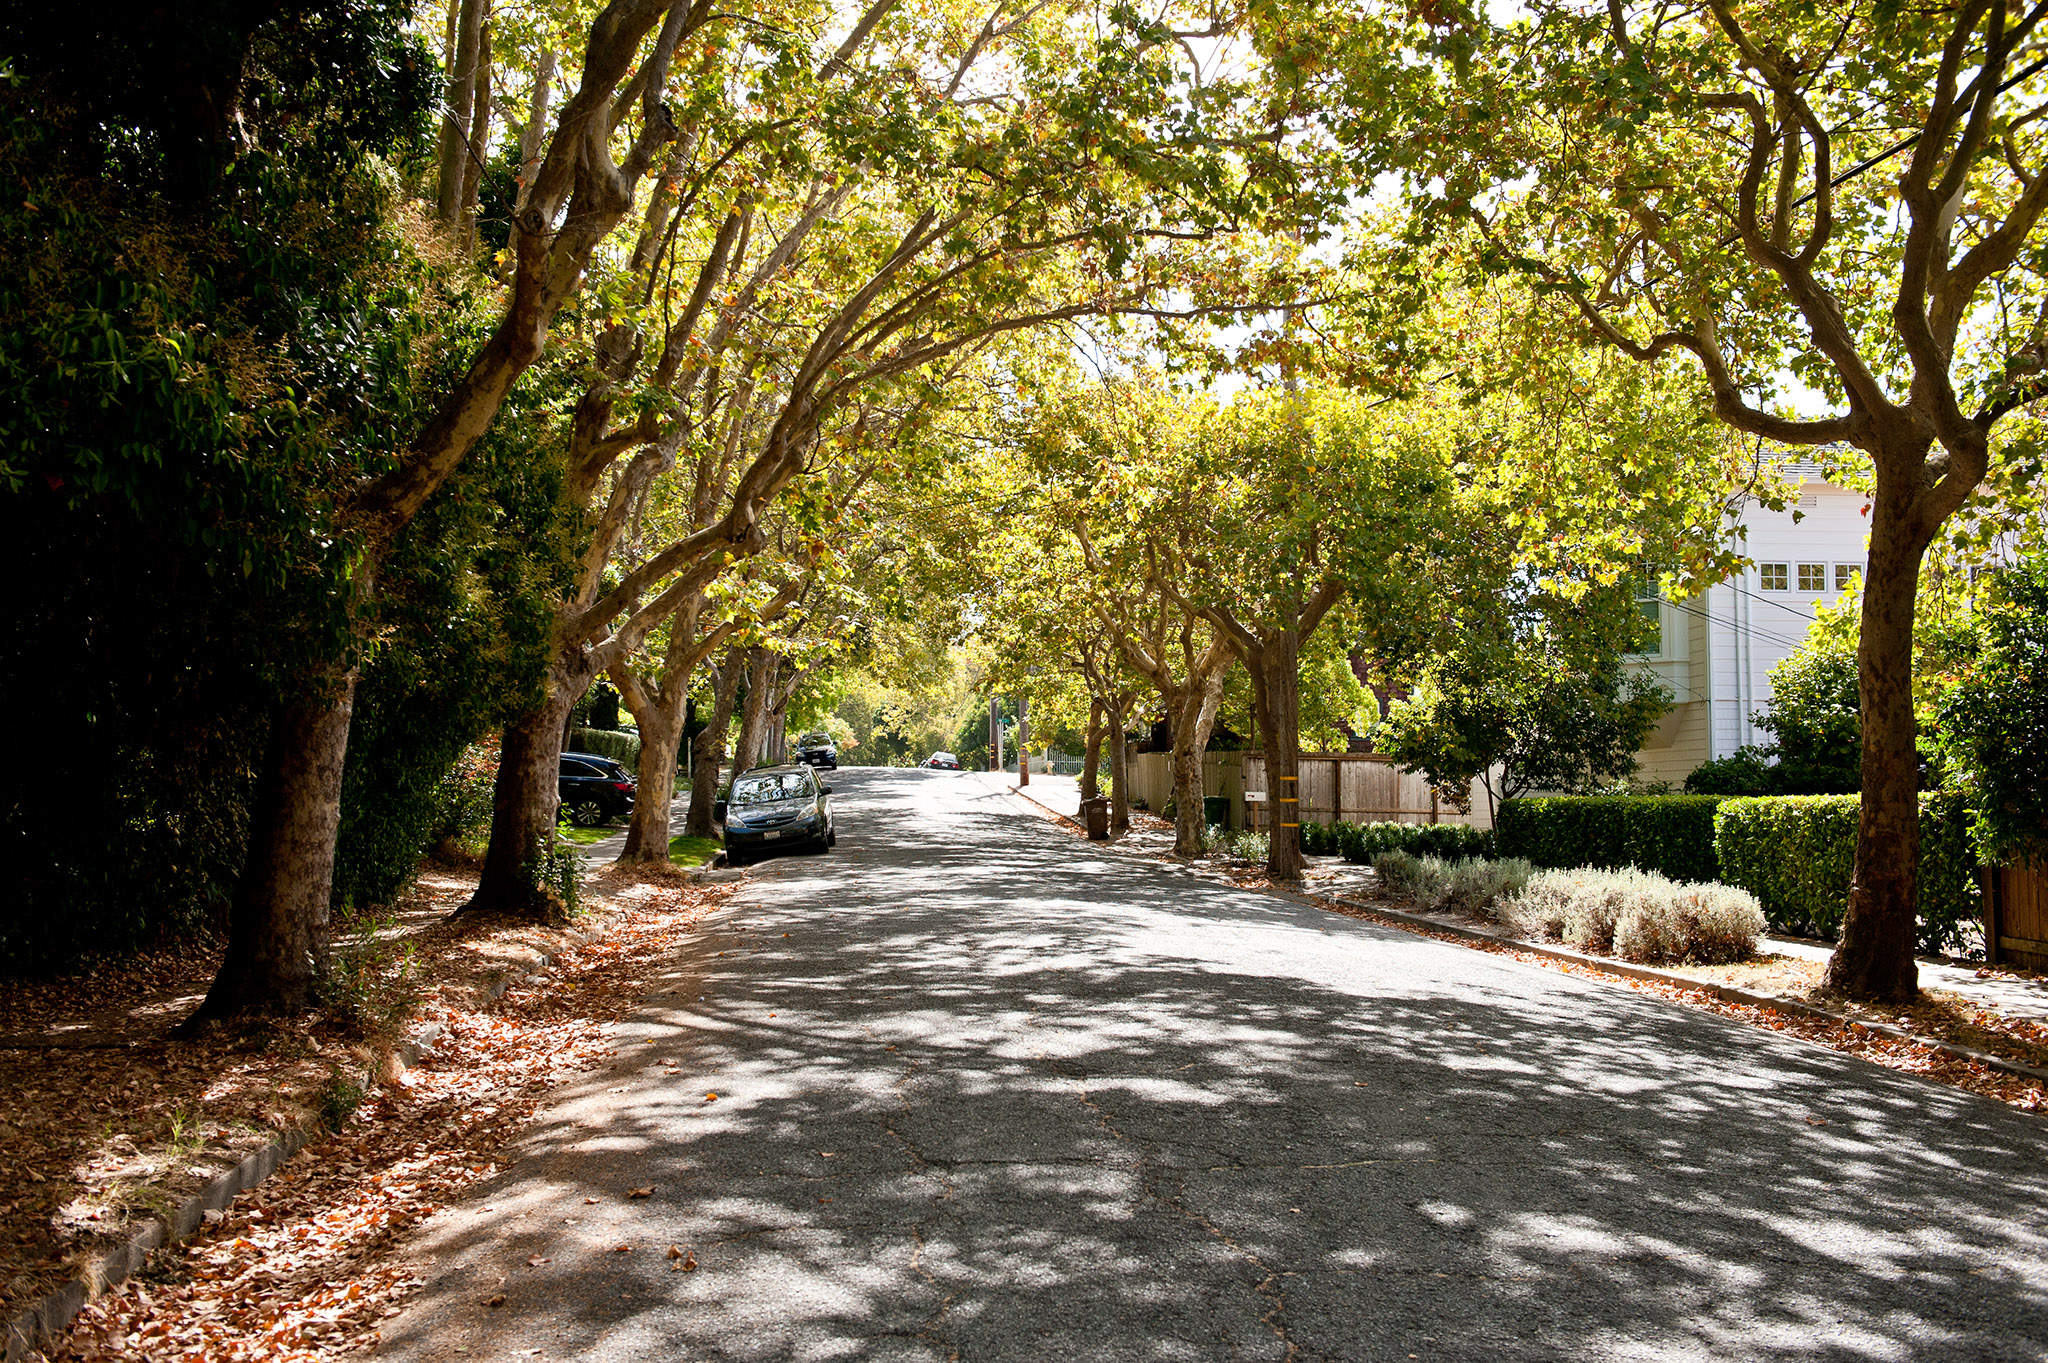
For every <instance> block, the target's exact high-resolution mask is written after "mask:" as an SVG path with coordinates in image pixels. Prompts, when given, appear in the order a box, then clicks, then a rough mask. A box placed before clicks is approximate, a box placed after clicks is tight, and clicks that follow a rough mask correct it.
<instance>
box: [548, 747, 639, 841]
mask: <svg viewBox="0 0 2048 1363" xmlns="http://www.w3.org/2000/svg"><path fill="white" fill-rule="evenodd" d="M635 789H636V787H635V785H634V782H633V774H632V773H631V772H629V771H627V770H626V769H625V768H624V767H622V766H620V765H619V764H618V763H617V762H614V761H612V759H611V758H609V757H599V756H598V755H597V754H596V753H589V752H565V753H563V754H562V784H561V793H562V814H563V815H564V816H565V817H566V818H567V819H568V820H569V821H570V822H571V823H573V824H575V825H576V826H577V827H578V828H595V827H597V826H598V825H599V824H601V823H603V822H604V821H605V820H606V819H609V818H611V817H613V816H614V815H617V814H631V813H632V812H633V792H634V790H635Z"/></svg>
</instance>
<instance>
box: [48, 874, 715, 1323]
mask: <svg viewBox="0 0 2048 1363" xmlns="http://www.w3.org/2000/svg"><path fill="white" fill-rule="evenodd" d="M732 888H733V887H732V886H729V885H727V886H717V887H691V886H687V885H684V884H682V883H679V882H660V881H657V882H652V883H646V882H638V881H634V880H632V879H630V878H607V877H603V876H600V877H599V878H598V882H597V884H596V885H594V886H593V892H592V894H591V895H590V896H589V902H590V903H591V905H592V912H591V913H589V914H588V915H586V917H585V919H584V920H583V921H582V923H581V926H582V927H584V928H585V929H586V930H588V929H591V928H599V929H601V935H600V936H597V937H596V938H595V940H591V941H588V942H587V943H585V944H583V945H580V946H572V947H570V948H568V949H567V950H564V951H563V952H562V953H561V954H560V955H559V956H558V957H557V958H556V961H555V963H554V965H552V966H550V967H549V971H548V973H549V976H550V978H549V979H547V980H542V981H534V982H531V983H521V984H516V985H514V986H513V987H512V988H510V989H508V990H507V991H506V992H505V993H504V995H503V996H502V997H501V998H500V999H499V1000H498V1001H497V1002H496V1003H494V1004H487V1003H485V1002H484V994H483V991H482V989H481V988H480V987H479V986H481V985H482V984H484V983H485V982H487V981H489V980H490V979H492V978H495V977H500V976H502V975H503V974H505V973H507V972H508V971H510V972H516V973H517V974H518V975H520V976H521V977H522V978H523V977H524V976H526V975H528V974H530V973H531V966H532V964H533V962H534V961H535V960H537V959H538V957H537V955H535V954H534V953H533V952H532V951H531V950H530V947H531V946H532V945H533V944H534V940H535V937H536V934H534V933H532V932H531V931H529V929H530V927H531V925H526V924H523V923H521V924H508V925H506V928H505V933H506V935H509V936H510V937H511V938H514V939H523V940H524V948H522V946H521V945H520V944H519V943H517V942H507V941H506V940H503V937H502V936H501V935H500V934H498V933H495V932H491V931H483V932H481V933H479V932H478V930H477V929H476V928H474V927H471V928H469V929H465V931H467V932H468V933H469V934H470V935H471V936H472V937H473V938H477V939H480V940H481V942H482V945H481V946H476V947H473V949H470V950H466V951H461V950H458V951H452V952H449V953H447V959H446V960H445V962H444V964H445V966H446V969H442V970H436V969H434V968H433V966H432V965H431V964H430V969H429V978H428V981H427V983H426V987H425V988H424V990H423V995H422V997H423V1004H422V1007H421V1010H420V1015H421V1017H422V1019H424V1020H430V1021H434V1022H438V1023H439V1024H440V1025H441V1027H442V1028H443V1031H442V1033H441V1035H440V1037H439V1038H437V1039H436V1041H435V1043H434V1046H433V1048H432V1050H431V1051H430V1052H428V1053H427V1054H426V1055H425V1056H424V1057H423V1058H422V1060H421V1063H420V1064H418V1065H417V1066H415V1067H413V1068H411V1069H409V1070H406V1071H404V1072H403V1073H402V1074H399V1075H397V1076H396V1077H395V1078H394V1079H392V1080H390V1081H389V1082H387V1083H385V1084H383V1085H382V1086H381V1087H379V1088H377V1089H376V1090H375V1091H373V1092H372V1093H370V1095H369V1096H368V1097H367V1098H366V1099H365V1100H364V1101H363V1103H362V1105H361V1106H360V1107H359V1108H358V1109H357V1110H356V1112H355V1113H354V1114H353V1116H351V1117H350V1118H349V1119H348V1120H347V1121H346V1122H344V1123H343V1124H342V1126H341V1128H340V1130H339V1131H337V1132H335V1133H333V1134H331V1135H328V1136H325V1137H323V1138H320V1139H317V1140H315V1141H313V1142H311V1143H309V1144H308V1145H307V1146H305V1147H304V1148H302V1149H301V1150H300V1151H299V1153H298V1154H297V1155H295V1156H294V1157H293V1158H292V1159H291V1160H289V1161H287V1162H286V1164H285V1165H284V1167H283V1168H282V1169H280V1170H279V1171H278V1173H276V1174H274V1175H273V1176H272V1177H271V1178H270V1179H269V1180H268V1181H266V1182H265V1183H263V1184H261V1185H260V1186H258V1187H257V1188H255V1189H252V1190H251V1191H249V1192H247V1193H244V1194H243V1195H241V1196H240V1197H238V1198H237V1199H236V1200H235V1202H234V1204H233V1205H232V1206H230V1207H229V1208H228V1209H227V1210H226V1212H225V1213H224V1214H223V1215H222V1216H221V1217H220V1218H218V1219H217V1220H209V1221H208V1222H207V1223H205V1224H203V1225H202V1226H201V1228H200V1230H199V1232H198V1234H197V1235H196V1236H195V1237H194V1238H193V1239H192V1240H190V1241H187V1242H185V1243H183V1244H180V1245H177V1246H172V1247H169V1248H166V1249H164V1250H160V1251H158V1252H157V1253H156V1254H155V1255H153V1256H152V1257H151V1262H150V1263H149V1265H148V1266H147V1267H145V1268H144V1269H143V1270H142V1271H141V1272H140V1273H138V1274H137V1275H136V1276H135V1277H133V1278H131V1279H130V1280H129V1281H128V1282H127V1283H124V1284H122V1285H121V1286H119V1287H116V1288H114V1289H113V1290H111V1291H109V1292H108V1293H106V1294H105V1295H103V1296H101V1297H100V1298H99V1299H98V1300H97V1301H95V1302H93V1303H92V1304H91V1305H89V1306H87V1307H86V1308H85V1310H84V1311H83V1312H81V1313H80V1315H79V1318H78V1320H77V1321H76V1322H75V1324H74V1325H73V1327H72V1329H71V1330H70V1331H69V1332H68V1333H67V1334H66V1335H65V1336H64V1337H63V1339H62V1340H60V1341H59V1342H58V1343H57V1344H56V1345H55V1346H54V1347H53V1348H52V1350H51V1351H50V1355H49V1356H50V1358H51V1359H53V1360H57V1361H58V1363H70V1361H72V1360H81V1361H82V1360H113V1359H122V1360H130V1359H135V1360H157V1359H194V1360H207V1363H213V1361H214V1360H222V1361H223V1363H243V1361H244V1360H265V1363H273V1361H275V1363H283V1361H285V1360H304V1359H317V1358H326V1357H331V1356H336V1355H339V1354H342V1353H350V1352H357V1351H361V1350H364V1349H369V1348H372V1347H374V1346H375V1345H376V1343H377V1342H378V1339H379V1326H380V1323H381V1322H382V1321H383V1320H385V1319H386V1318H388V1317H390V1316H393V1315H396V1314H397V1313H398V1310H399V1303H401V1302H402V1301H403V1300H404V1299H405V1298H406V1297H407V1296H409V1295H411V1294H412V1293H413V1292H414V1291H415V1290H417V1289H418V1288H419V1287H420V1286H422V1285H423V1284H424V1282H425V1279H424V1278H423V1277H422V1276H421V1272H422V1267H423V1266H422V1265H419V1264H415V1263H412V1262H410V1261H409V1260H408V1259H407V1257H406V1246H407V1244H408V1240H407V1232H408V1231H410V1230H411V1229H412V1228H413V1227H415V1226H417V1225H418V1224H419V1223H420V1222H422V1221H425V1220H426V1219H427V1218H429V1217H431V1216H433V1215H434V1214H435V1213H437V1212H439V1211H440V1210H442V1209H443V1208H444V1207H446V1206H448V1205H449V1204H450V1203H451V1202H452V1201H454V1200H455V1199H456V1198H457V1197H458V1196H459V1195H461V1194H462V1193H463V1192H464V1191H465V1190H466V1189H469V1188H471V1187H473V1186H475V1185H476V1184H478V1183H480V1182H482V1181H484V1180H485V1179H488V1178H490V1177H492V1176H494V1175H496V1174H498V1173H499V1172H501V1171H502V1170H503V1169H504V1168H505V1167H506V1165H507V1156H506V1154H505V1149H506V1147H507V1145H508V1144H509V1143H510V1142H512V1141H513V1140H514V1139H516V1138H517V1137H518V1136H519V1135H520V1134H521V1133H522V1132H523V1131H524V1130H525V1128H526V1126H527V1125H528V1123H529V1122H530V1121H531V1119H532V1118H533V1116H534V1114H535V1112H536V1111H537V1110H538V1109H539V1108H540V1106H541V1105H542V1104H543V1103H544V1102H545V1101H546V1100H547V1098H548V1095H549V1094H550V1092H551V1091H552V1090H554V1089H555V1088H556V1087H557V1086H558V1085H560V1084H561V1083H562V1082H563V1081H565V1080H566V1079H568V1078H570V1077H571V1076H573V1075H575V1074H578V1073H581V1072H584V1071H587V1070H589V1069H591V1068H593V1067H595V1066H599V1065H602V1064H604V1063H606V1062H607V1061H610V1060H612V1059H614V1058H615V1057H616V1056H617V1054H618V1043H617V1042H616V1040H615V1039H614V1037H613V1035H612V1032H613V1027H614V1024H615V1023H616V1022H617V1021H618V1020H619V1019H621V1018H622V1017H624V1016H626V1015H627V1014H628V1013H629V1012H631V1011H632V1010H634V1009H635V1008H636V1007H638V1006H639V1005H640V1004H641V1002H642V1000H643V996H644V994H645V979H646V977H647V975H648V974H649V973H651V972H652V971H653V970H655V969H656V968H658V967H660V966H662V965H665V964H667V963H668V962H670V961H672V960H673V957H674V954H675V951H676V948H677V947H678V946H679V944H680V943H681V941H682V939H683V938H685V937H687V936H688V935H689V934H690V933H691V932H692V931H694V929H695V926H696V924H697V923H698V922H699V921H700V920H701V919H702V918H703V917H704V915H705V914H706V913H708V912H710V911H711V910H712V909H713V908H715V907H716V906H717V905H718V904H719V903H721V902H723V900H724V899H725V898H726V897H727V896H728V895H729V894H730V893H731V891H732ZM456 923H457V924H458V925H459V924H460V923H461V920H456ZM556 937H557V938H558V939H560V940H570V939H568V938H567V937H565V936H564V935H563V934H560V933H556ZM561 986H573V987H561ZM546 1262H548V1260H547V1259H546V1258H544V1257H543V1258H541V1259H540V1263H546ZM532 1266H534V1267H539V1264H533V1265H532Z"/></svg>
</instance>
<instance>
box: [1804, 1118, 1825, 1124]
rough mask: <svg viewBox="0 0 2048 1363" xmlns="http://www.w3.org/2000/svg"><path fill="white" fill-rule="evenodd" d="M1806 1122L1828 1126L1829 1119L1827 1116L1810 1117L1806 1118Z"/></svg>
mask: <svg viewBox="0 0 2048 1363" xmlns="http://www.w3.org/2000/svg"><path fill="white" fill-rule="evenodd" d="M1806 1124H1807V1125H1808V1126H1826V1125H1827V1124H1828V1119H1827V1118H1825V1117H1808V1118H1807V1119H1806Z"/></svg>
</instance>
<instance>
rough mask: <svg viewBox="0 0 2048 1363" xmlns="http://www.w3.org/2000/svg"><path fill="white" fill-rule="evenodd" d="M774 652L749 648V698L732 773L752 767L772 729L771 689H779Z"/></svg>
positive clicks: (744, 711) (742, 717)
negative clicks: (776, 686) (763, 741)
mask: <svg viewBox="0 0 2048 1363" xmlns="http://www.w3.org/2000/svg"><path fill="white" fill-rule="evenodd" d="M778 661H779V659H777V657H776V656H775V654H774V653H772V652H770V651H769V650H767V649H765V648H752V649H748V650H747V700H746V704H745V706H744V707H742V709H741V711H740V741H739V744H738V745H737V746H736V747H735V748H734V749H733V754H732V774H733V775H734V776H738V775H739V774H740V773H741V772H745V771H752V770H753V769H754V767H755V766H756V765H758V761H757V759H758V758H759V757H760V755H761V740H762V739H763V738H764V737H766V735H767V732H768V693H769V692H770V691H772V690H774V689H775V664H776V663H777V662H778Z"/></svg>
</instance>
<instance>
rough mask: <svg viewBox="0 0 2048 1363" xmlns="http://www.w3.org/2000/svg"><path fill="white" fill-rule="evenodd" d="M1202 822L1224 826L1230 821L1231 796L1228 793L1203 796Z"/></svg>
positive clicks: (1218, 826)
mask: <svg viewBox="0 0 2048 1363" xmlns="http://www.w3.org/2000/svg"><path fill="white" fill-rule="evenodd" d="M1202 822H1203V823H1205V824H1209V825H1211V826H1213V827H1217V828H1222V827H1225V826H1227V825H1228V824H1229V823H1230V797H1229V796H1228V795H1204V796H1203V797H1202Z"/></svg>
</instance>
